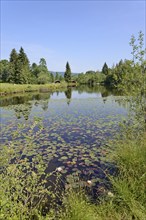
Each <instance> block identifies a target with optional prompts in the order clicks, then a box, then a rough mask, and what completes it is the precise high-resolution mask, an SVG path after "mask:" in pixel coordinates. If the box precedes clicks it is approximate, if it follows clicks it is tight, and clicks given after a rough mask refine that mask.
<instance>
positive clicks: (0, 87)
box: [0, 82, 67, 95]
mask: <svg viewBox="0 0 146 220" xmlns="http://www.w3.org/2000/svg"><path fill="white" fill-rule="evenodd" d="M64 87H65V88H66V87H67V84H66V83H65V82H62V83H50V84H44V85H32V84H23V85H20V84H9V83H0V94H1V95H5V94H13V93H25V92H49V91H55V90H57V89H60V88H64Z"/></svg>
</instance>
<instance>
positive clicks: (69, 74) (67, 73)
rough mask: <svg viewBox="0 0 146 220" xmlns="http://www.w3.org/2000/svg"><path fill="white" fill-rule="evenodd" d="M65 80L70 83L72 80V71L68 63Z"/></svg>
mask: <svg viewBox="0 0 146 220" xmlns="http://www.w3.org/2000/svg"><path fill="white" fill-rule="evenodd" d="M64 79H65V81H66V82H69V81H70V80H71V69H70V65H69V63H68V62H67V63H66V71H65V73H64Z"/></svg>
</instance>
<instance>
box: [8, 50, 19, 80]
mask: <svg viewBox="0 0 146 220" xmlns="http://www.w3.org/2000/svg"><path fill="white" fill-rule="evenodd" d="M17 61H18V53H17V52H16V50H15V49H12V51H11V53H10V59H9V63H10V74H9V78H8V82H10V83H16V67H17Z"/></svg>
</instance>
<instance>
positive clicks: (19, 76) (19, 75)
mask: <svg viewBox="0 0 146 220" xmlns="http://www.w3.org/2000/svg"><path fill="white" fill-rule="evenodd" d="M30 78H31V74H30V67H29V60H28V58H27V55H26V54H25V52H24V49H23V48H22V47H21V48H20V50H19V54H18V58H17V63H16V68H15V83H18V84H26V83H29V81H30Z"/></svg>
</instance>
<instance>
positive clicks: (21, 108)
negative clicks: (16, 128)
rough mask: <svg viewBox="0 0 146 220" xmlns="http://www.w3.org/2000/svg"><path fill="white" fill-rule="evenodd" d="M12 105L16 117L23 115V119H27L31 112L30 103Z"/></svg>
mask: <svg viewBox="0 0 146 220" xmlns="http://www.w3.org/2000/svg"><path fill="white" fill-rule="evenodd" d="M12 107H13V110H14V111H15V115H16V117H17V118H18V119H20V118H22V117H24V119H25V120H28V118H29V115H30V113H31V109H32V104H31V103H26V104H20V105H13V106H12Z"/></svg>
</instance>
